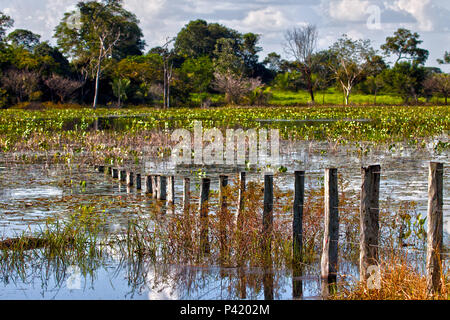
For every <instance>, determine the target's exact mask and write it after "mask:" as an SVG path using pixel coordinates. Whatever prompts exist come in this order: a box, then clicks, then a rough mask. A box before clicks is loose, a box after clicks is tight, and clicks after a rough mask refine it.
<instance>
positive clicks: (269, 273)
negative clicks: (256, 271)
mask: <svg viewBox="0 0 450 320" xmlns="http://www.w3.org/2000/svg"><path fill="white" fill-rule="evenodd" d="M263 286H264V300H273V269H272V266H270V267H265V268H264V275H263Z"/></svg>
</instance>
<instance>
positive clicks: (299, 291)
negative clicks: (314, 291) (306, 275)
mask: <svg viewBox="0 0 450 320" xmlns="http://www.w3.org/2000/svg"><path fill="white" fill-rule="evenodd" d="M302 276H303V269H302V268H301V266H295V265H294V266H293V268H292V298H294V299H300V298H301V297H302V296H303V279H302Z"/></svg>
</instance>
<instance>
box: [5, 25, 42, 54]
mask: <svg viewBox="0 0 450 320" xmlns="http://www.w3.org/2000/svg"><path fill="white" fill-rule="evenodd" d="M40 39H41V36H40V35H38V34H35V33H33V32H31V31H30V30H25V29H16V30H14V31H13V32H11V33H10V34H8V36H7V37H6V41H8V42H10V43H11V44H12V45H13V46H19V47H23V48H24V49H26V50H28V51H32V50H33V49H34V48H35V47H36V46H37V45H38V44H39V42H40Z"/></svg>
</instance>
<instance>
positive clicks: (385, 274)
mask: <svg viewBox="0 0 450 320" xmlns="http://www.w3.org/2000/svg"><path fill="white" fill-rule="evenodd" d="M444 270H445V269H444ZM441 284H442V286H441V290H440V291H438V292H434V293H431V292H429V291H428V289H427V280H426V277H425V276H424V275H423V274H421V273H419V272H418V271H417V269H416V268H414V267H413V266H412V265H411V263H410V262H408V261H407V259H406V258H405V257H399V256H391V258H390V259H388V260H385V261H382V262H381V263H380V288H379V289H368V288H367V285H366V284H364V283H362V282H356V283H355V284H346V283H344V284H341V285H340V287H341V288H340V290H339V292H338V293H335V294H334V296H332V297H331V299H336V300H449V299H450V275H449V273H448V268H447V269H446V271H444V272H442V276H441Z"/></svg>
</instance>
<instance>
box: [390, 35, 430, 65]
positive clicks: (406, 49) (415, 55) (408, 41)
mask: <svg viewBox="0 0 450 320" xmlns="http://www.w3.org/2000/svg"><path fill="white" fill-rule="evenodd" d="M422 42H423V41H422V40H420V36H419V34H418V33H417V32H415V33H411V31H410V30H407V29H404V28H399V29H398V30H397V31H395V33H394V35H393V36H392V37H387V38H386V43H385V44H383V45H382V46H381V49H382V50H383V51H384V53H385V54H387V55H394V56H396V57H397V60H396V61H395V63H398V62H400V61H401V60H408V61H411V62H412V63H415V64H425V62H426V61H427V59H428V56H429V52H428V50H425V49H422V48H419V47H418V46H419V45H420V44H421V43H422Z"/></svg>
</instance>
